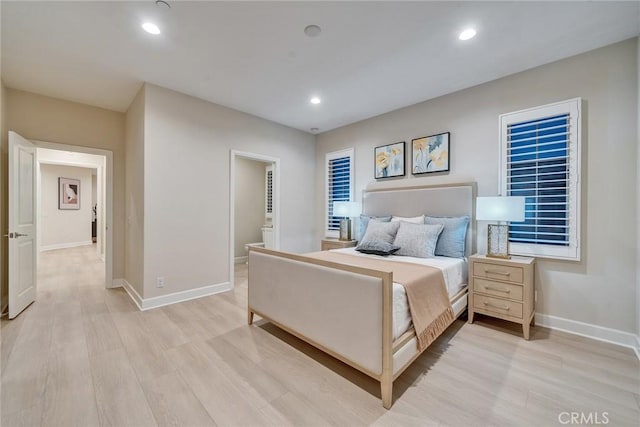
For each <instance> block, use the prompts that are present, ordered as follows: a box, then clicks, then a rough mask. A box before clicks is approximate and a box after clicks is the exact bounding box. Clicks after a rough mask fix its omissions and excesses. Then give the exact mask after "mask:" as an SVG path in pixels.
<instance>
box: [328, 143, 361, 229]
mask: <svg viewBox="0 0 640 427" xmlns="http://www.w3.org/2000/svg"><path fill="white" fill-rule="evenodd" d="M326 165H327V174H326V200H327V204H326V210H325V212H326V234H327V236H334V237H335V236H337V235H338V230H339V229H340V219H342V218H341V217H337V216H334V215H333V202H342V201H352V200H353V195H354V192H353V184H354V183H353V181H354V180H353V174H354V170H353V169H354V162H353V148H350V149H347V150H342V151H335V152H333V153H328V154H327V156H326Z"/></svg>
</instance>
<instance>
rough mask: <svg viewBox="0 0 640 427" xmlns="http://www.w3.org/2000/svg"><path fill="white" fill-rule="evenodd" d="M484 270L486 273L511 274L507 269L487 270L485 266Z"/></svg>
mask: <svg viewBox="0 0 640 427" xmlns="http://www.w3.org/2000/svg"><path fill="white" fill-rule="evenodd" d="M484 272H485V273H487V274H499V275H500V276H511V273H509V272H508V271H500V270H487V269H486V268H485V269H484Z"/></svg>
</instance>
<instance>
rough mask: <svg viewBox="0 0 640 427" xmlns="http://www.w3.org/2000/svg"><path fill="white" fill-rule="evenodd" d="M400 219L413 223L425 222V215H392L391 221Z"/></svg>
mask: <svg viewBox="0 0 640 427" xmlns="http://www.w3.org/2000/svg"><path fill="white" fill-rule="evenodd" d="M398 221H404V222H410V223H412V224H424V215H420V216H411V217H408V216H392V217H391V222H398Z"/></svg>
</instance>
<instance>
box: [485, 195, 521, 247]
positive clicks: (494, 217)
mask: <svg viewBox="0 0 640 427" xmlns="http://www.w3.org/2000/svg"><path fill="white" fill-rule="evenodd" d="M524 199H525V198H524V197H519V196H509V197H477V198H476V220H478V221H498V222H499V224H489V228H488V231H487V256H488V257H493V258H506V259H509V258H511V256H510V255H509V224H505V223H503V222H508V221H514V222H522V221H524Z"/></svg>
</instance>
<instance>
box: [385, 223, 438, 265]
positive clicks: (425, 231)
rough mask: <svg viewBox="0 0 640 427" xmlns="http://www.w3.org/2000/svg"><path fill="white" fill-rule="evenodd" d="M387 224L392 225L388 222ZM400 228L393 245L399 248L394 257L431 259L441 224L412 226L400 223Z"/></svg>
mask: <svg viewBox="0 0 640 427" xmlns="http://www.w3.org/2000/svg"><path fill="white" fill-rule="evenodd" d="M389 224H393V223H392V222H390V223H389ZM399 224H400V228H399V229H398V233H397V234H396V239H395V240H394V242H393V244H394V245H396V246H400V250H399V251H398V252H396V255H404V256H412V257H416V258H433V256H434V253H435V250H436V243H437V241H438V236H439V235H440V233H441V232H442V228H443V227H442V224H437V225H431V224H412V223H410V222H405V221H400V223H399Z"/></svg>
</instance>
